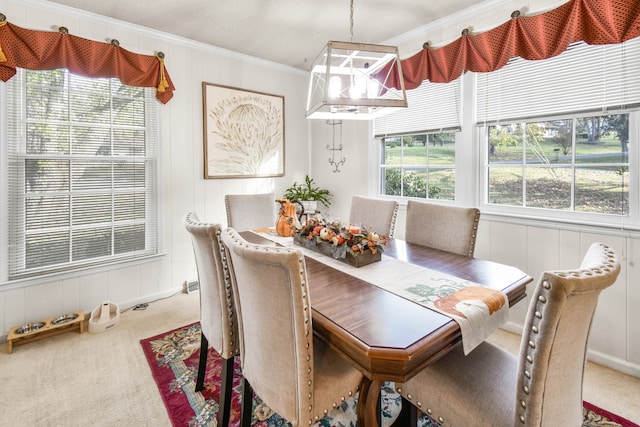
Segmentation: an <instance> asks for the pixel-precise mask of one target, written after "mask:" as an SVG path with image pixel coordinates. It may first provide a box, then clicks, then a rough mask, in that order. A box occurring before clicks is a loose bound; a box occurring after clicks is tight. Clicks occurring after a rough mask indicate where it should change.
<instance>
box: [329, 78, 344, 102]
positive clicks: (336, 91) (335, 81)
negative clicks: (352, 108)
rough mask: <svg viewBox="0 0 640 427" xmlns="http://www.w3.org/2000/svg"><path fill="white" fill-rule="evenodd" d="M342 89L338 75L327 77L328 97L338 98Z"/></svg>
mask: <svg viewBox="0 0 640 427" xmlns="http://www.w3.org/2000/svg"><path fill="white" fill-rule="evenodd" d="M341 91H342V81H341V80H340V77H339V76H333V77H331V78H330V79H329V89H328V90H327V92H328V93H327V95H329V98H339V97H340V92H341Z"/></svg>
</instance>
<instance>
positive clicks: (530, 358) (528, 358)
mask: <svg viewBox="0 0 640 427" xmlns="http://www.w3.org/2000/svg"><path fill="white" fill-rule="evenodd" d="M527 362H529V363H533V357H531V355H530V354H527Z"/></svg>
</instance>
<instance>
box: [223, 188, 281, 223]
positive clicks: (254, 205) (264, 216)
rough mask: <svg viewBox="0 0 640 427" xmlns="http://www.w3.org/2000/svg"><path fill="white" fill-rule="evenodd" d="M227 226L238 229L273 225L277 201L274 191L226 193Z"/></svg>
mask: <svg viewBox="0 0 640 427" xmlns="http://www.w3.org/2000/svg"><path fill="white" fill-rule="evenodd" d="M224 204H225V206H226V208H227V226H229V227H233V228H234V229H236V230H238V231H247V230H254V229H256V228H263V227H275V224H276V218H277V212H278V207H279V205H278V203H277V202H276V194H275V193H260V194H227V195H226V196H224Z"/></svg>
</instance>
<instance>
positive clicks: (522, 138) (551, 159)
mask: <svg viewBox="0 0 640 427" xmlns="http://www.w3.org/2000/svg"><path fill="white" fill-rule="evenodd" d="M487 133H488V137H487V142H488V147H487V152H488V165H487V174H488V177H487V183H488V185H487V200H488V203H490V204H497V205H508V206H522V207H533V208H544V209H556V210H563V211H574V212H587V213H601V214H617V215H623V216H627V215H628V214H629V176H628V175H629V156H628V148H627V146H628V142H629V114H611V115H589V116H577V117H568V118H558V119H554V120H537V121H528V122H524V121H523V122H513V123H509V124H501V125H492V126H488V128H487Z"/></svg>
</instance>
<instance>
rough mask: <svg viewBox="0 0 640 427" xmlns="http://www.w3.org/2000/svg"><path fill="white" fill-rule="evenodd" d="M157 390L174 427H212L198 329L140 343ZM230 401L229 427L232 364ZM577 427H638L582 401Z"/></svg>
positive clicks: (332, 420)
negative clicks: (201, 384) (200, 381)
mask: <svg viewBox="0 0 640 427" xmlns="http://www.w3.org/2000/svg"><path fill="white" fill-rule="evenodd" d="M140 344H141V345H142V349H143V351H144V354H145V356H146V357H147V361H148V362H149V367H150V369H151V373H152V375H153V378H154V379H155V381H156V384H157V385H158V390H159V391H160V395H161V396H162V400H163V401H164V404H165V406H166V408H167V413H168V414H169V418H170V419H171V422H172V423H173V425H174V426H176V427H182V426H185V427H186V426H189V427H191V426H194V427H195V426H216V424H217V423H216V417H217V413H218V403H217V402H218V399H219V397H220V388H219V383H220V374H221V370H222V361H221V358H220V356H218V354H217V353H216V352H215V351H214V350H212V349H209V355H208V361H207V372H206V374H205V388H204V389H203V390H202V392H195V391H194V388H195V379H196V374H197V370H198V359H199V357H200V324H199V323H194V324H191V325H187V326H184V327H182V328H178V329H175V330H172V331H168V332H165V333H162V334H159V335H156V336H154V337H151V338H147V339H144V340H141V341H140ZM235 362H236V363H235V373H234V380H233V397H232V401H231V423H230V424H231V425H233V426H237V425H239V424H240V408H241V403H240V392H241V387H242V386H241V379H242V371H241V369H240V366H239V361H238V359H237V358H236V361H235ZM355 409H356V400H355V399H353V398H352V399H348V400H347V401H345V402H344V403H343V404H342V405H341V406H340V407H338V408H336V409H335V410H333V411H331V412H330V413H329V414H328V415H327V416H326V417H324V418H323V419H321V420H320V421H318V423H316V426H317V427H345V426H350V427H354V426H355V425H356V412H355ZM382 411H383V425H385V426H388V425H390V424H391V423H392V422H393V421H394V420H395V418H396V416H397V414H398V412H399V411H400V397H399V396H398V395H397V394H396V393H395V392H394V391H393V388H392V385H391V384H388V385H386V387H384V389H383V392H382ZM583 414H584V421H583V424H582V425H583V427H604V426H606V427H612V426H620V427H640V426H638V425H637V424H634V423H632V422H630V421H628V420H626V419H624V418H622V417H619V416H617V415H615V414H611V413H609V412H607V411H605V410H603V409H601V408H598V407H596V406H594V405H591V404H590V403H588V402H584V408H583ZM284 425H287V423H286V421H285V420H284V419H283V418H282V417H280V416H279V415H278V414H276V413H275V412H273V411H272V410H271V409H270V408H269V407H268V406H267V405H265V404H264V403H263V402H262V401H261V400H260V399H259V398H258V397H257V396H254V400H253V422H252V426H253V427H272V426H284ZM418 425H419V426H421V427H437V426H439V425H438V424H437V423H435V422H434V421H432V420H431V419H429V418H428V417H426V416H423V417H421V419H420V421H419V423H418Z"/></svg>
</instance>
